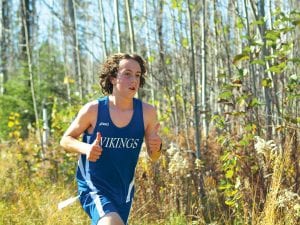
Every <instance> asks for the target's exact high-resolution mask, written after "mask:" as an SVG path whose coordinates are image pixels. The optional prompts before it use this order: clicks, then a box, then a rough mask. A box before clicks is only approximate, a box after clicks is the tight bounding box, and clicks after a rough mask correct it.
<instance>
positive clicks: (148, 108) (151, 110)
mask: <svg viewBox="0 0 300 225" xmlns="http://www.w3.org/2000/svg"><path fill="white" fill-rule="evenodd" d="M143 116H144V126H145V131H146V135H147V134H149V133H150V132H151V131H152V129H153V128H154V126H155V124H156V123H157V113H156V108H155V107H154V106H153V105H150V104H148V103H145V102H143Z"/></svg>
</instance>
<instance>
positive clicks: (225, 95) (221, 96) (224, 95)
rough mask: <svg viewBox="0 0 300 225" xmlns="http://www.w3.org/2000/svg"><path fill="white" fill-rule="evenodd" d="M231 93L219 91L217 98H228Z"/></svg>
mask: <svg viewBox="0 0 300 225" xmlns="http://www.w3.org/2000/svg"><path fill="white" fill-rule="evenodd" d="M232 95H233V94H232V92H231V91H224V92H222V93H220V95H219V98H220V99H226V100H228V99H230V98H231V97H232Z"/></svg>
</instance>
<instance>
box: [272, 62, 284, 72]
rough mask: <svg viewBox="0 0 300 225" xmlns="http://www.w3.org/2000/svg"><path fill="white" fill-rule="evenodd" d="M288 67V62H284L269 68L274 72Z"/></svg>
mask: <svg viewBox="0 0 300 225" xmlns="http://www.w3.org/2000/svg"><path fill="white" fill-rule="evenodd" d="M285 67H286V63H285V62H282V63H280V64H278V65H274V66H271V67H270V68H269V71H271V72H273V73H281V72H282V70H284V69H285Z"/></svg>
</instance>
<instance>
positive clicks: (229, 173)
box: [225, 170, 234, 179]
mask: <svg viewBox="0 0 300 225" xmlns="http://www.w3.org/2000/svg"><path fill="white" fill-rule="evenodd" d="M233 175H234V171H233V170H227V171H226V174H225V177H226V178H228V179H231V178H232V177H233Z"/></svg>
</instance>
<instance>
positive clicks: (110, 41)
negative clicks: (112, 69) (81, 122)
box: [0, 0, 300, 225]
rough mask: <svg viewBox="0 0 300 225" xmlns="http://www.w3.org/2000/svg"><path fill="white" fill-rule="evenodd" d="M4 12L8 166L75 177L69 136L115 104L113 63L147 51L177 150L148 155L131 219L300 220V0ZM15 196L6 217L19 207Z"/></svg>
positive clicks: (29, 173) (170, 144) (55, 6)
mask: <svg viewBox="0 0 300 225" xmlns="http://www.w3.org/2000/svg"><path fill="white" fill-rule="evenodd" d="M0 9H1V16H0V21H1V23H0V40H1V41H0V50H1V56H0V109H1V110H0V148H1V149H0V153H1V163H2V161H3V162H4V161H5V160H7V159H8V158H7V157H8V156H7V154H8V152H9V153H10V154H12V155H14V156H13V157H12V158H13V159H14V160H13V161H16V163H17V166H18V167H22V168H24V171H23V172H22V173H21V172H20V173H18V174H19V175H20V176H21V177H23V176H26V177H29V178H32V177H43V178H44V179H49V180H50V181H51V182H53V183H55V182H58V181H61V180H62V181H63V182H64V183H65V184H70V183H72V181H73V179H74V168H75V165H76V156H73V155H71V154H70V155H69V154H66V153H65V152H63V151H62V149H61V148H60V147H59V145H58V141H59V139H60V137H61V136H62V134H63V132H64V131H65V129H66V127H67V126H68V125H69V124H70V122H71V121H72V119H73V118H74V116H75V114H76V113H77V111H78V109H79V108H80V107H81V106H82V105H83V104H84V103H86V102H87V101H89V100H91V99H95V98H98V97H101V96H102V93H101V90H100V88H99V85H98V75H97V71H98V69H99V66H101V63H102V62H103V61H104V59H105V58H106V57H107V56H109V55H110V54H112V53H115V52H129V53H132V52H136V53H138V54H140V55H142V56H143V57H144V58H145V59H146V61H147V64H148V74H147V80H146V85H145V87H144V88H143V89H141V90H140V92H139V96H138V97H139V98H141V99H143V100H145V101H148V102H150V103H151V104H154V105H155V106H156V107H157V109H158V111H159V120H160V122H161V128H162V129H161V135H162V137H163V138H164V140H163V143H164V154H163V156H162V158H161V160H160V161H159V163H157V164H151V162H149V161H147V159H146V158H145V157H144V156H143V155H142V156H141V161H140V164H139V169H138V170H137V186H139V187H140V188H139V189H138V190H137V197H136V198H137V199H136V201H135V204H136V205H135V206H134V207H135V209H138V210H137V212H136V213H135V211H133V212H132V213H133V215H132V217H131V218H132V220H131V221H132V222H131V223H132V224H135V222H134V220H135V219H137V218H142V219H145V221H162V220H161V218H164V217H166V216H167V215H170V213H174V212H175V213H176V214H179V215H181V214H183V215H184V218H186V221H188V222H186V223H180V224H214V222H216V223H215V224H275V221H277V222H276V224H296V223H298V222H300V196H299V194H300V160H299V158H300V156H299V154H300V147H299V146H300V145H299V140H300V136H299V135H300V129H299V128H300V73H299V71H300V1H298V0H288V1H283V0H269V1H265V0H212V1H206V0H201V1H200V0H199V1H196V0H177V1H176V0H157V1H150V0H125V1H118V0H114V1H109V0H98V1H92V0H80V1H79V0H63V1H54V0H40V1H37V0H1V4H0ZM3 165H4V164H3ZM1 170H2V169H1ZM41 171H42V172H41ZM10 173H11V170H8V169H3V170H2V173H1V175H2V177H4V178H3V179H2V180H1V182H0V184H2V182H3V184H4V183H5V182H7V181H5V180H4V179H8V178H7V177H8V176H11V174H10ZM7 190H8V189H6V188H3V189H2V190H1V191H0V193H1V195H0V202H1V204H0V215H1V217H2V214H1V213H2V211H1V207H2V206H3V205H4V206H3V207H6V206H7V204H9V202H10V201H14V200H13V199H10V197H8V196H7V195H5V194H4V193H5V191H7ZM74 190H75V189H74ZM145 190H147V193H144V191H145ZM2 194H3V195H2ZM1 196H4V197H1ZM284 196H285V197H284ZM291 196H292V197H291ZM280 199H281V201H280ZM282 199H284V200H282ZM154 200H155V202H159V203H156V204H155V203H154ZM149 202H150V203H149ZM278 202H279V203H278ZM277 203H278V204H277ZM161 204H163V206H161ZM143 205H146V207H147V210H148V211H146V210H145V209H144V208H143ZM148 214H150V215H152V216H150V215H148ZM3 221H4V222H3V224H11V223H12V221H13V220H12V219H10V218H8V217H6V219H5V217H4V216H3ZM0 222H1V221H0ZM273 222H274V223H273ZM12 224H13V223H12ZM28 224H30V223H28ZM32 224H45V223H43V222H38V223H32ZM49 224H54V223H53V221H52V222H51V223H50V222H49ZM60 224H61V225H62V223H60ZM66 224H68V223H66ZM73 224H76V223H74V222H73ZM136 224H142V223H136ZM145 224H150V222H149V223H148V222H146V223H145ZM159 224H171V223H166V222H165V223H163V222H161V223H159ZM174 224H176V223H174ZM178 224H179V223H178Z"/></svg>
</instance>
